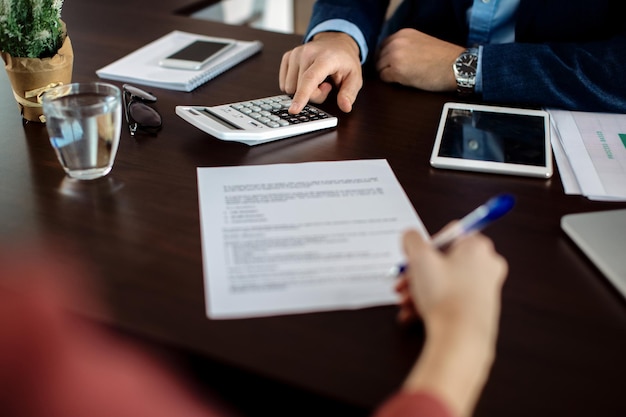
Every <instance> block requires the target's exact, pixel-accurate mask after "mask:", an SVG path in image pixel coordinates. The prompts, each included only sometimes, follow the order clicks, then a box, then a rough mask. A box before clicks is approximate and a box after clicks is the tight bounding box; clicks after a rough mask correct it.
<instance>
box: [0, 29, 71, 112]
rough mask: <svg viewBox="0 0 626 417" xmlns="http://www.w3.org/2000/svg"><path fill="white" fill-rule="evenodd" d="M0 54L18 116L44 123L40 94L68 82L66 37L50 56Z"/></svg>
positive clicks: (69, 80)
mask: <svg viewBox="0 0 626 417" xmlns="http://www.w3.org/2000/svg"><path fill="white" fill-rule="evenodd" d="M1 54H2V59H3V60H4V63H5V66H4V68H5V69H6V71H7V74H8V76H9V80H10V81H11V87H12V88H13V95H14V96H15V100H16V101H17V105H18V107H19V109H20V112H21V114H22V117H23V118H24V119H26V120H28V121H31V122H41V123H44V122H45V118H44V117H43V109H42V107H41V96H42V95H43V93H45V92H46V91H47V90H49V89H50V88H52V87H55V86H57V85H61V84H69V83H71V82H72V68H73V65H74V51H73V49H72V42H71V41H70V38H69V36H65V40H64V41H63V45H62V46H61V49H59V50H58V52H57V54H56V55H54V56H53V57H51V58H16V57H13V56H11V55H9V54H7V53H6V52H1Z"/></svg>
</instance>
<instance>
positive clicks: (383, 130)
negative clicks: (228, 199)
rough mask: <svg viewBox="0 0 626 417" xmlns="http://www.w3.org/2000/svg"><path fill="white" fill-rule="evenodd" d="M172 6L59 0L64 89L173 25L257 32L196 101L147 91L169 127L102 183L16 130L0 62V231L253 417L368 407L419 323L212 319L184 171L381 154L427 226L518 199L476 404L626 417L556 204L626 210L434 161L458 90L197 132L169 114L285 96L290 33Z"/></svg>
mask: <svg viewBox="0 0 626 417" xmlns="http://www.w3.org/2000/svg"><path fill="white" fill-rule="evenodd" d="M180 4H182V5H183V6H188V5H189V4H191V2H190V1H181V2H180ZM174 6H175V4H174V3H168V2H163V1H161V2H159V1H157V2H153V1H143V0H132V1H124V2H122V1H119V0H110V1H107V2H100V1H96V0H81V1H74V2H67V4H66V5H65V8H64V20H65V21H66V22H67V26H68V29H69V34H70V36H71V39H72V42H73V45H74V52H75V70H74V80H75V81H94V80H96V79H97V77H96V75H95V70H96V69H98V68H100V67H102V66H104V65H106V64H108V63H109V62H111V61H113V60H115V59H117V58H120V57H122V56H124V55H125V54H127V53H129V52H131V51H133V50H134V49H136V48H138V47H140V46H142V45H144V44H145V43H147V42H149V41H151V40H154V39H156V38H157V37H159V36H161V35H163V34H165V33H167V32H169V31H171V30H174V29H180V30H186V31H191V32H197V33H203V34H207V35H215V36H225V37H234V38H240V39H259V40H261V41H263V42H264V44H265V47H264V50H263V52H262V53H261V54H259V55H256V56H255V57H253V58H251V59H249V60H248V61H246V62H245V63H243V64H241V65H239V66H237V67H235V68H233V69H232V70H230V71H228V72H227V73H225V74H223V75H221V76H219V77H218V78H216V79H215V80H213V81H211V82H209V83H207V84H205V85H204V86H202V87H200V88H198V89H197V90H195V91H193V92H191V93H181V92H174V91H167V90H161V89H156V88H153V89H151V91H153V92H154V93H155V94H156V95H157V96H158V103H157V107H158V109H159V111H160V112H161V114H162V115H163V117H164V127H163V130H162V131H161V132H160V133H159V134H158V135H157V136H155V137H151V136H141V137H137V138H131V137H130V136H129V134H128V132H127V130H126V129H124V131H123V134H122V141H121V145H120V148H119V152H118V155H117V159H116V162H115V166H114V168H113V171H112V172H111V174H109V175H108V176H107V177H106V178H104V179H102V180H97V181H93V182H86V183H78V182H75V181H72V180H69V179H67V178H65V176H64V173H63V171H62V170H61V168H60V166H59V164H58V162H57V160H56V158H55V155H54V153H53V150H52V148H51V146H50V144H49V142H48V136H47V133H46V131H45V127H44V126H42V125H38V124H27V125H25V126H23V125H22V121H21V118H20V116H19V114H18V113H17V109H16V106H15V103H14V101H13V97H12V95H11V91H10V87H9V84H8V81H7V79H6V75H4V72H2V75H0V78H1V80H0V106H1V108H2V116H3V117H2V119H1V121H0V128H1V131H2V134H1V136H0V138H1V139H0V143H1V145H2V148H1V151H0V191H1V192H0V218H1V219H2V222H1V223H0V236H1V238H2V240H4V241H7V242H15V241H35V242H44V243H48V244H51V243H59V242H64V243H67V244H69V245H70V246H73V247H75V248H77V249H78V250H79V251H80V253H81V255H82V256H84V258H85V259H86V260H87V261H88V262H89V263H90V264H91V265H92V266H93V267H94V269H95V271H96V272H97V276H98V277H99V281H100V283H101V284H102V287H103V291H104V293H103V296H104V297H105V299H106V301H107V302H108V303H109V305H110V307H111V311H112V316H113V318H112V324H113V325H114V326H115V327H116V328H119V329H120V330H122V331H124V332H127V333H129V334H132V335H134V336H137V337H138V338H139V339H141V340H143V341H146V342H148V343H150V344H154V345H158V346H161V347H164V348H166V349H170V350H171V351H172V352H176V353H178V354H180V355H181V357H183V358H189V360H190V363H193V364H194V367H195V368H194V369H195V370H196V372H195V373H196V376H198V377H200V378H201V379H203V380H205V381H207V385H209V386H212V387H213V388H215V389H217V390H218V391H220V392H222V393H223V394H224V395H225V396H226V397H228V398H231V399H233V400H234V401H235V402H236V403H239V404H244V403H247V404H248V405H242V407H243V408H245V410H246V411H247V412H248V413H250V414H255V412H257V413H258V414H259V415H269V414H272V413H273V414H274V415H276V414H281V412H284V413H285V415H287V414H290V415H294V414H296V415H313V414H317V415H319V414H320V413H322V414H324V415H334V414H342V415H366V414H368V413H370V412H371V410H372V409H373V407H375V406H376V405H377V404H379V403H380V402H381V401H382V400H383V399H384V398H385V397H386V396H387V395H389V394H390V393H392V392H393V391H394V390H395V389H396V388H397V387H398V385H399V384H400V383H401V381H402V379H403V377H404V375H405V373H406V372H407V371H408V369H409V366H410V365H411V364H412V363H413V361H414V359H415V357H416V356H417V355H418V354H419V351H420V347H421V345H422V342H423V338H424V334H423V330H422V329H421V328H420V327H416V328H412V329H403V328H401V327H399V326H397V325H396V323H395V321H394V316H395V312H396V310H395V308H394V307H393V306H388V307H379V308H371V309H364V310H358V311H337V312H327V313H316V314H303V315H289V316H279V317H272V318H260V319H247V320H229V321H212V320H209V319H207V317H206V315H205V310H204V296H203V277H202V256H201V249H200V227H199V211H198V197H197V194H198V190H197V184H196V167H210V166H229V165H252V164H272V163H284V162H301V161H323V160H346V159H371V158H385V159H387V160H388V161H389V163H390V165H391V167H392V168H393V170H394V172H395V174H396V175H397V177H398V179H399V181H400V183H401V184H402V186H403V187H404V189H405V190H406V192H407V194H408V196H409V198H410V200H411V202H412V203H413V205H414V207H415V209H416V210H417V212H418V213H419V215H420V217H421V218H422V220H423V222H424V224H425V225H426V227H427V228H428V229H429V230H430V231H431V232H434V231H436V230H438V229H439V228H440V227H442V226H443V225H444V224H446V223H447V222H448V221H449V220H451V219H454V218H458V217H460V216H462V215H464V214H465V213H467V212H469V211H470V210H471V209H473V208H474V207H475V206H477V205H479V204H480V203H482V202H484V201H486V200H487V199H488V198H489V197H491V196H493V195H494V194H497V193H500V192H511V193H514V194H515V195H516V196H517V200H518V201H517V205H516V208H515V209H514V210H513V212H512V213H511V214H510V215H508V216H507V217H506V218H504V219H502V220H501V221H499V222H498V223H496V224H494V225H493V226H492V227H490V228H489V229H488V230H487V231H486V234H488V235H489V236H490V237H491V238H492V239H493V240H494V242H495V244H496V246H497V248H498V250H499V251H500V252H501V253H502V254H503V255H504V256H505V257H506V258H507V259H508V261H509V263H510V274H509V278H508V280H507V282H506V285H505V287H504V292H503V311H502V320H501V333H500V338H499V342H498V349H497V360H496V363H495V366H494V368H493V371H492V374H491V378H490V380H489V383H488V384H487V387H486V389H485V391H484V395H483V397H482V399H481V401H480V403H479V405H478V409H477V412H476V415H477V416H508V417H513V416H528V415H534V416H551V417H552V416H617V415H626V405H625V403H624V402H623V399H622V396H623V392H624V382H623V380H624V375H625V374H626V359H625V352H626V310H625V303H624V300H623V299H622V298H621V297H620V296H619V295H618V293H617V292H616V291H615V290H614V289H613V288H612V287H611V286H610V284H608V282H607V281H606V280H605V278H604V277H603V276H602V275H601V274H600V272H598V270H597V269H596V268H595V267H594V266H593V265H592V264H591V263H590V262H589V261H588V260H587V259H586V258H585V257H584V256H583V255H582V253H581V252H580V251H579V250H578V249H577V248H576V246H575V245H573V244H572V242H571V241H569V239H568V238H567V237H566V236H565V235H564V234H563V232H562V231H561V229H560V226H559V222H560V218H561V216H563V215H564V214H567V213H574V212H583V211H593V210H603V209H612V208H623V207H626V205H625V204H622V203H615V204H610V203H600V202H592V201H589V200H587V199H585V198H584V197H581V196H566V195H564V193H563V189H562V186H561V181H560V178H559V175H558V173H556V174H555V175H554V177H553V178H552V179H550V180H547V181H545V180H538V179H529V178H521V177H509V176H497V175H487V174H474V173H463V172H453V171H445V170H435V169H432V168H431V167H429V163H428V157H429V154H430V151H431V148H432V143H433V139H434V136H435V131H436V128H437V122H438V118H439V114H440V112H441V108H442V105H443V103H444V102H446V101H451V100H453V99H455V98H454V97H452V96H446V95H437V94H429V93H424V92H420V91H416V90H413V89H407V88H402V87H399V86H394V85H389V84H385V83H382V82H380V81H379V80H377V79H376V77H370V78H368V79H367V81H366V83H365V86H364V88H363V90H362V92H361V94H360V95H359V98H358V100H357V102H356V105H355V110H354V111H353V112H352V113H351V114H348V115H346V114H341V112H340V111H339V110H338V109H337V108H336V106H335V105H334V103H333V102H332V101H331V102H328V103H326V104H325V105H324V106H322V107H323V108H324V109H326V110H327V111H329V112H331V113H334V114H336V115H339V116H340V122H339V127H338V128H337V129H336V130H332V131H328V132H323V133H321V134H311V135H304V136H301V137H297V138H292V139H288V140H284V141H278V142H274V143H269V144H265V145H261V146H257V147H247V146H245V145H241V144H237V143H226V142H221V141H219V140H217V139H215V138H212V137H210V136H207V135H205V134H203V133H202V132H200V131H199V130H197V129H196V128H194V127H192V126H191V125H189V124H187V123H186V122H184V121H183V120H182V119H180V118H179V117H178V116H176V115H175V113H174V107H175V106H176V105H178V104H206V105H210V104H222V103H226V102H232V101H239V100H244V99H251V98H258V97H263V96H268V95H273V94H276V93H278V92H279V90H278V81H277V73H278V66H279V62H280V57H281V55H282V53H283V52H284V51H286V50H288V49H290V48H291V47H293V46H294V45H297V44H298V43H299V42H300V37H298V36H290V35H283V34H277V33H270V32H262V31H257V30H253V29H249V28H245V27H235V26H226V25H222V24H218V23H213V22H205V21H198V20H193V19H190V18H188V17H185V16H181V15H178V14H176V13H174V11H175V10H178V9H179V8H178V7H174ZM115 84H117V85H121V83H115ZM253 387H254V388H253ZM289 399H293V402H296V400H297V405H296V406H297V407H298V408H295V409H294V408H293V407H294V404H293V402H290V401H289ZM251 404H252V405H251ZM281 404H282V405H283V406H282V407H281ZM264 407H265V408H264ZM263 413H265V414H263ZM268 413H269V414H268Z"/></svg>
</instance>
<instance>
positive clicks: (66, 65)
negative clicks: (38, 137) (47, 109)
mask: <svg viewBox="0 0 626 417" xmlns="http://www.w3.org/2000/svg"><path fill="white" fill-rule="evenodd" d="M62 7H63V0H0V53H1V54H2V59H3V60H4V63H5V69H6V71H7V74H8V76H9V80H10V81H11V87H12V89H13V95H14V96H15V99H16V101H17V104H18V107H19V109H20V112H21V114H22V117H23V118H24V119H25V120H27V121H39V122H44V121H45V118H44V117H43V112H42V108H41V96H42V95H43V93H44V92H45V91H46V90H48V89H49V88H51V87H54V86H57V85H60V84H68V83H70V82H71V81H72V67H73V62H74V53H73V50H72V44H71V42H70V38H69V37H68V36H67V31H66V28H65V24H64V23H63V21H62V20H61V9H62Z"/></svg>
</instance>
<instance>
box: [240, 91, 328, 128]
mask: <svg viewBox="0 0 626 417" xmlns="http://www.w3.org/2000/svg"><path fill="white" fill-rule="evenodd" d="M289 106H291V97H289V96H285V95H282V96H275V97H267V98H263V99H259V100H252V101H242V102H240V103H234V104H231V105H230V107H231V108H232V109H234V110H237V111H238V112H240V113H242V114H245V115H246V116H248V117H251V118H253V119H255V120H256V121H257V122H260V123H263V124H264V125H266V126H268V127H272V128H276V127H284V126H289V125H295V124H299V123H306V122H311V121H314V120H321V119H327V118H328V117H329V115H328V114H326V113H324V112H323V111H321V110H320V109H318V108H315V107H313V106H309V105H306V106H305V107H304V109H302V111H301V112H300V113H298V114H290V113H289V112H288V109H289Z"/></svg>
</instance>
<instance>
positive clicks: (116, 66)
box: [96, 30, 263, 91]
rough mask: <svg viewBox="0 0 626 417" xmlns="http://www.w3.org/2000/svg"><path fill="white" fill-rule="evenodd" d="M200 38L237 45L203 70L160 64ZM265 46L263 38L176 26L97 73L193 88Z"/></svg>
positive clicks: (105, 76)
mask: <svg viewBox="0 0 626 417" xmlns="http://www.w3.org/2000/svg"><path fill="white" fill-rule="evenodd" d="M196 40H209V41H216V40H217V41H219V40H222V41H223V40H232V41H234V42H235V47H233V48H231V49H229V50H228V51H226V52H224V53H223V54H221V55H220V56H219V57H217V58H216V59H215V60H214V61H212V62H210V63H208V64H207V65H206V66H205V67H203V68H202V69H199V70H186V69H172V68H166V67H162V66H160V65H159V61H160V60H161V59H163V58H164V57H166V56H168V55H170V54H172V53H173V52H175V51H177V50H179V49H180V48H182V47H184V46H186V45H189V44H190V43H192V42H193V41H196ZM262 48H263V44H262V43H261V42H260V41H241V40H234V39H227V38H219V37H213V36H204V35H198V34H195V33H188V32H182V31H178V30H175V31H173V32H170V33H168V34H167V35H165V36H163V37H161V38H159V39H157V40H155V41H153V42H150V43H149V44H147V45H145V46H143V47H142V48H139V49H138V50H136V51H134V52H132V53H130V54H128V55H126V56H125V57H123V58H120V59H118V60H117V61H115V62H113V63H111V64H109V65H107V66H105V67H103V68H100V69H99V70H97V71H96V74H97V75H98V77H100V78H105V79H110V80H116V81H124V82H129V83H136V84H142V85H148V86H153V87H160V88H165V89H169V90H178V91H191V90H193V89H195V88H197V87H198V86H200V85H202V84H204V83H206V82H207V81H209V80H211V79H213V78H215V77H217V76H218V75H220V74H221V73H223V72H224V71H226V70H228V69H230V68H232V67H233V66H235V65H237V64H239V63H240V62H241V61H243V60H245V59H247V58H249V57H250V56H252V55H254V54H256V53H257V52H259V51H260V50H261V49H262Z"/></svg>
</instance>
